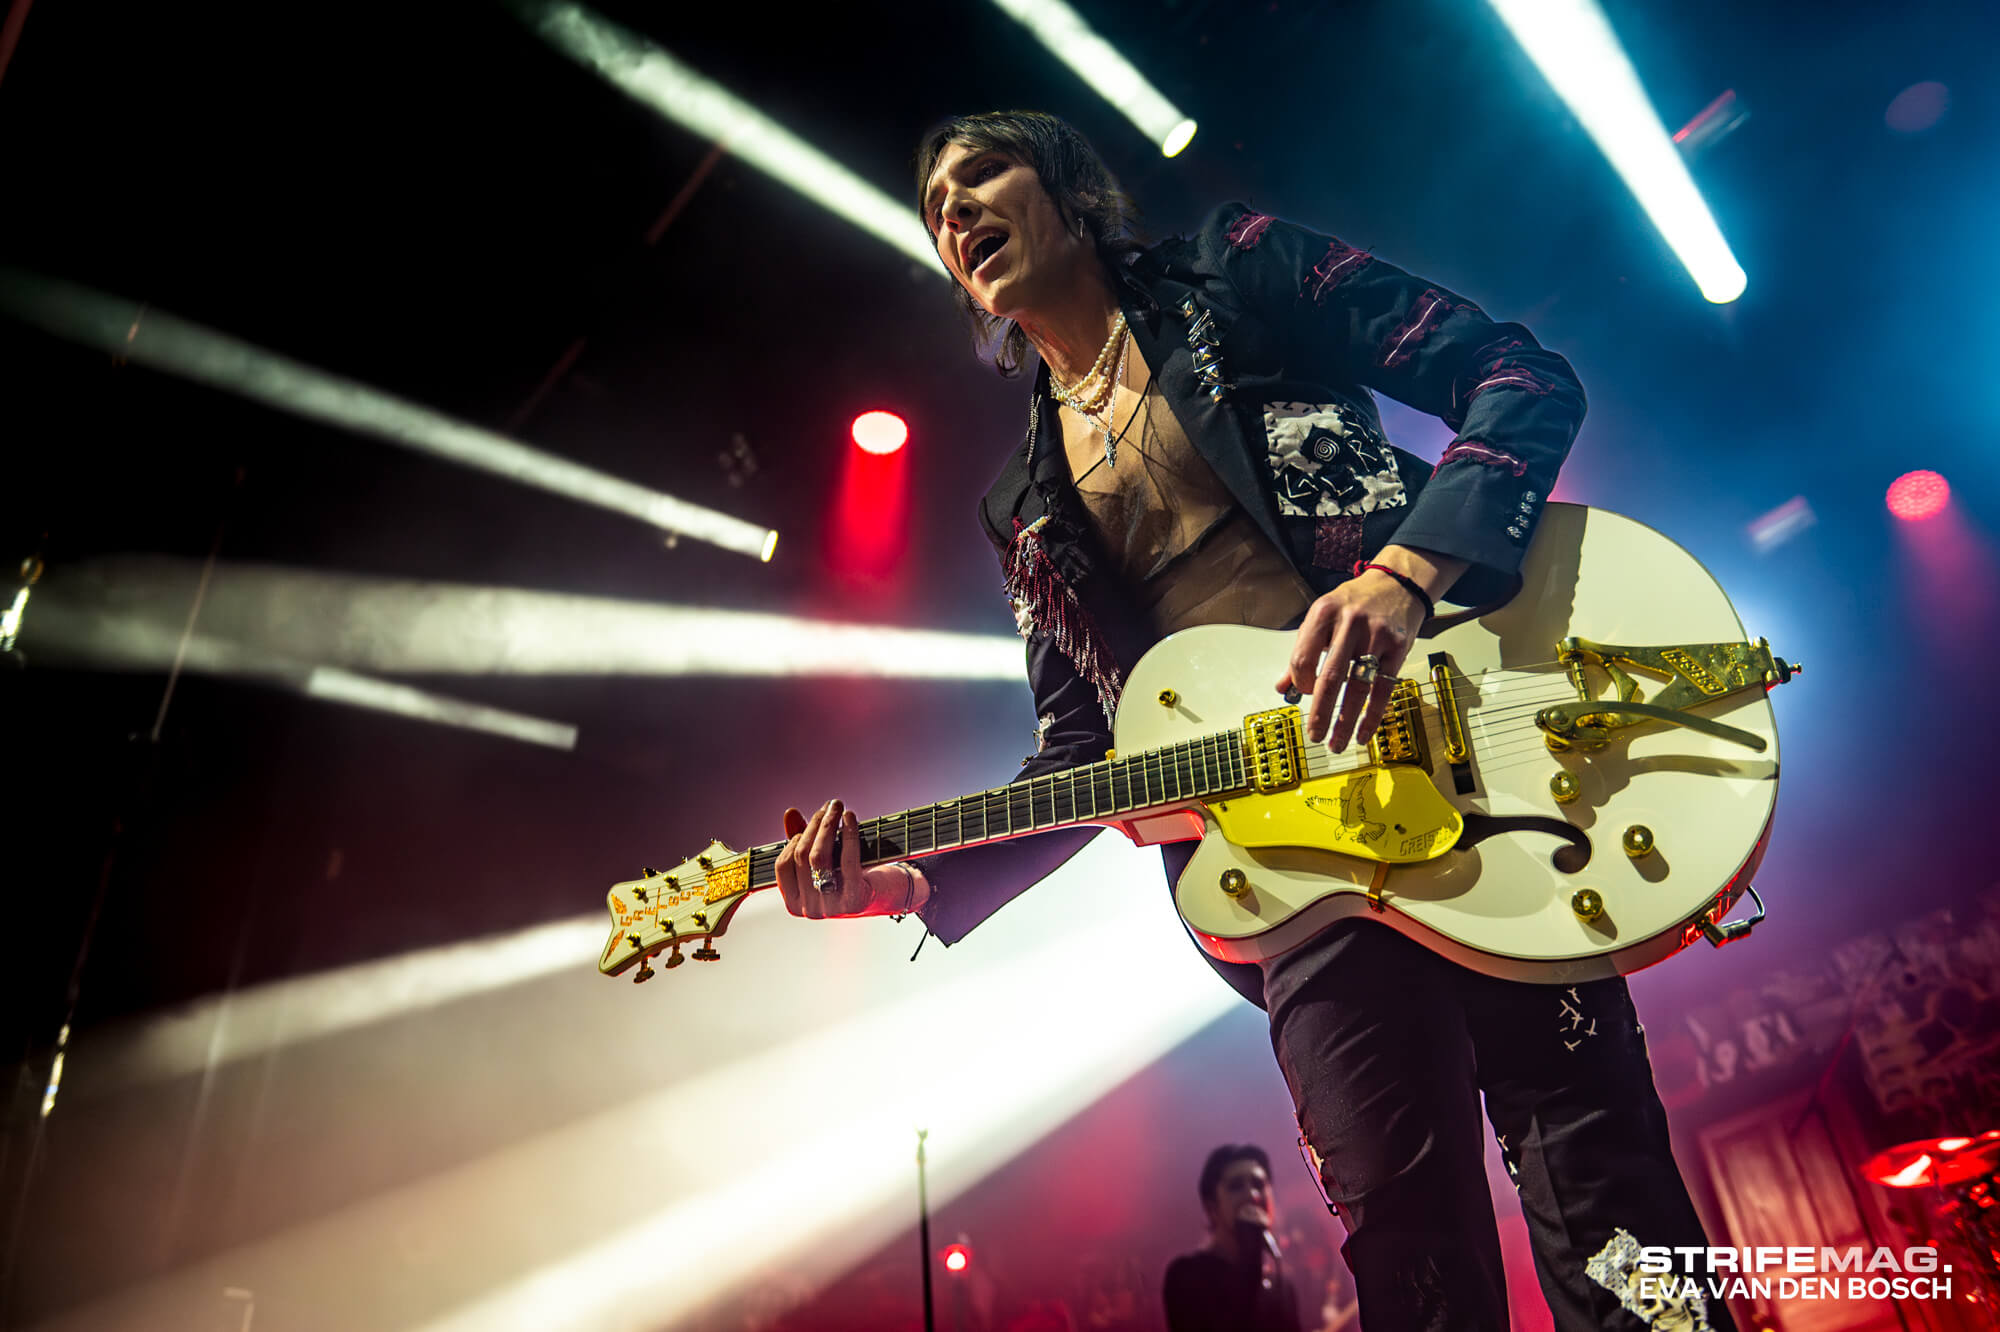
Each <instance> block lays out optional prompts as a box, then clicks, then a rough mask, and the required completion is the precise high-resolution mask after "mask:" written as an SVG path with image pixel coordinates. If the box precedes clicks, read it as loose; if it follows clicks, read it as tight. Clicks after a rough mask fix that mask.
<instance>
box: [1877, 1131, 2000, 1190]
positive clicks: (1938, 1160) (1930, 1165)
mask: <svg viewBox="0 0 2000 1332" xmlns="http://www.w3.org/2000/svg"><path fill="white" fill-rule="evenodd" d="M1995 1171H2000V1129H1988V1130H1987V1131H1986V1132H1984V1133H1981V1134H1978V1135H1976V1136H1972V1137H1966V1136H1957V1137H1948V1138H1919V1139H1917V1140H1916V1141H1915V1142H1906V1143H1903V1144H1901V1145H1900V1146H1896V1147H1891V1148H1889V1149H1888V1150H1887V1151H1882V1152H1877V1153H1875V1155H1873V1156H1871V1157H1869V1158H1868V1159H1867V1160H1866V1161H1865V1162H1863V1163H1862V1166H1861V1173H1862V1174H1863V1175H1864V1176H1866V1177H1867V1178H1869V1179H1872V1180H1874V1181H1875V1182H1876V1183H1877V1184H1886V1185H1888V1186H1889V1187H1890V1188H1895V1189H1917V1188H1930V1187H1932V1186H1934V1185H1940V1184H1963V1183H1965V1182H1966V1181H1967V1180H1974V1179H1981V1178H1983V1177H1985V1176H1987V1175H1990V1174H1993V1173H1994V1172H1995Z"/></svg>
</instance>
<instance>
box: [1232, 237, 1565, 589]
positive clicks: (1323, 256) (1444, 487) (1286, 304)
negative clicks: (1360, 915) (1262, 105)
mask: <svg viewBox="0 0 2000 1332" xmlns="http://www.w3.org/2000/svg"><path fill="white" fill-rule="evenodd" d="M1198 243H1199V245H1200V247H1201V249H1202V250H1204V251H1205V252H1206V253H1205V254H1204V256H1203V257H1204V258H1205V259H1207V260H1209V262H1210V263H1212V264H1214V265H1215V267H1216V268H1217V269H1219V271H1221V272H1222V274H1223V275H1224V276H1225V278H1226V279H1227V280H1228V282H1229V283H1230V285H1231V286H1233V287H1235V288H1236V290H1237V291H1238V293H1239V294H1240V295H1241V297H1242V298H1243V300H1244V302H1245V303H1246V305H1247V306H1248V307H1249V308H1251V309H1252V310H1254V311H1255V312H1256V313H1257V315H1258V316H1259V317H1260V318H1261V319H1263V320H1264V321H1266V322H1267V323H1269V324H1270V325H1271V326H1272V327H1273V328H1275V329H1278V330H1280V331H1281V332H1282V333H1283V334H1284V336H1285V337H1286V340H1287V342H1288V344H1289V346H1290V348H1291V349H1292V351H1291V352H1290V353H1289V354H1292V355H1302V356H1303V357H1304V358H1306V362H1307V364H1302V365H1301V369H1309V368H1310V366H1311V365H1314V364H1316V365H1320V366H1324V367H1325V368H1326V370H1327V371H1329V372H1331V373H1333V374H1336V375H1339V376H1341V377H1342V378H1343V379H1344V380H1346V381H1347V382H1349V383H1356V384H1360V385H1362V386H1364V387H1366V388H1370V389H1375V390H1379V391H1381V392H1383V393H1386V394H1388V395H1389V396H1390V397H1392V398H1394V399H1396V400H1397V401H1398V402H1401V403H1405V404H1407V405H1408V406H1411V407H1414V408H1416V409H1417V410H1418V411H1422V412H1429V413H1430V414H1432V415H1433V416H1436V417H1439V418H1440V419H1442V420H1443V421H1444V422H1445V424H1446V425H1449V426H1450V427H1451V428H1452V429H1453V430H1454V431H1456V432H1457V433H1456V437H1455V438H1454V439H1453V440H1452V442H1451V444H1450V445H1449V446H1448V447H1447V448H1446V449H1445V451H1444V454H1443V457H1442V458H1441V459H1440V461H1439V463H1438V466H1437V469H1436V470H1435V471H1434V472H1433V473H1432V476H1431V480H1430V483H1429V484H1428V485H1426V486H1425V487H1424V488H1423V489H1422V490H1421V491H1420V492H1419V493H1418V494H1417V497H1416V498H1415V500H1414V501H1412V503H1411V506H1410V512H1409V513H1408V514H1407V515H1406V516H1405V517H1404V518H1403V521H1402V522H1401V524H1400V525H1399V526H1398V528H1397V530H1396V534H1395V537H1394V540H1396V541H1397V542H1399V543H1401V544H1403V545H1408V546H1420V547H1423V548H1424V549H1426V550H1434V551H1437V552H1439V553H1440V554H1444V555H1453V556H1457V557H1459V558H1461V559H1464V560H1468V561H1470V562H1471V563H1473V564H1475V565H1484V566H1488V567H1489V568H1491V569H1493V570H1496V571H1498V572H1499V573H1501V574H1503V575H1506V576H1507V577H1508V579H1509V581H1511V580H1512V576H1513V575H1514V574H1515V572H1516V571H1517V570H1518V569H1519V567H1520V563H1521V557H1522V555H1523V554H1524V553H1525V552H1526V549H1527V544H1528V539H1529V538H1530V537H1531V536H1532V535H1533V534H1534V529H1535V522H1536V520H1537V519H1538V518H1539V517H1540V515H1541V511H1542V505H1543V504H1545V503H1546V502H1547V501H1548V496H1549V491H1550V489H1551V488H1552V487H1553V486H1554V485H1555V479H1556V472H1557V469H1558V468H1560V467H1561V466H1562V462H1563V459H1564V458H1565V457H1567V456H1568V454H1569V449H1570V444H1571V443H1572V442H1573V441H1574V440H1575V438H1576V432H1577V428H1578V427H1579V426H1580V425H1581V424H1582V422H1583V413H1584V405H1585V404H1584V395H1583V386H1582V385H1581V384H1580V383H1578V382H1577V378H1576V374H1575V372H1574V371H1573V370H1572V369H1571V368H1570V364H1569V362H1568V361H1566V360H1564V359H1563V358H1562V357H1561V356H1559V355H1557V354H1556V353H1555V352H1552V351H1549V350H1548V349H1547V348H1545V347H1543V346H1542V345H1541V344H1540V343H1539V342H1537V341H1536V340H1535V337H1534V335H1533V334H1532V333H1530V332H1528V330H1527V329H1525V328H1523V327H1522V326H1521V325H1519V324H1503V323H1495V322H1494V321H1493V320H1491V319H1489V318H1487V317H1486V315H1485V314H1484V313H1483V312H1482V311H1481V310H1480V309H1479V308H1478V307H1477V306H1475V305H1474V304H1472V302H1470V301H1468V300H1466V299H1465V298H1464V297H1462V296H1459V295H1457V294H1455V293H1453V292H1451V291H1449V290H1447V289H1446V288H1445V287H1443V286H1441V285H1439V284H1438V283H1435V282H1428V281H1426V280H1424V279H1422V278H1419V277H1414V276H1412V275H1411V274H1409V273H1406V272H1404V271H1403V270H1402V269H1400V268H1397V267H1396V266H1395V265H1393V264H1389V263H1385V262H1383V261H1382V260H1380V259H1377V258H1375V257H1374V256H1373V255H1370V254H1367V253H1365V252H1363V251H1360V250H1356V249H1354V248H1352V247H1350V246H1348V245H1346V244H1344V243H1343V242H1341V241H1339V240H1337V239H1335V238H1334V237H1332V236H1327V235H1323V234H1321V233H1318V232H1314V231H1311V230H1309V229H1307V228H1305V227H1300V226H1295V225H1293V224H1292V223H1289V222H1283V221H1280V220H1278V219H1275V218H1271V217H1268V216H1265V215H1262V214H1258V213H1252V212H1250V211H1249V210H1248V209H1246V208H1244V207H1243V206H1242V205H1241V204H1231V205H1228V206H1226V207H1224V208H1223V209H1222V210H1220V211H1219V212H1217V213H1216V214H1214V215H1213V216H1212V217H1211V218H1210V219H1209V221H1208V223H1207V225H1206V226H1204V228H1203V231H1202V233H1201V236H1200V238H1199V242H1198Z"/></svg>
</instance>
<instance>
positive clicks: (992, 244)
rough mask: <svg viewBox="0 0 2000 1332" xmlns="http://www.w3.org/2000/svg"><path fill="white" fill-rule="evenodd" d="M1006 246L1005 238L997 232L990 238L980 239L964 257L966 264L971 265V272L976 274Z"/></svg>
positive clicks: (983, 237)
mask: <svg viewBox="0 0 2000 1332" xmlns="http://www.w3.org/2000/svg"><path fill="white" fill-rule="evenodd" d="M1006 245H1007V237H1006V236H1004V235H1002V234H1001V233H999V232H995V233H994V234H992V235H991V236H982V237H980V238H979V240H978V241H977V242H976V243H974V245H973V247H972V249H971V250H970V251H969V252H968V253H967V254H966V256H965V257H966V260H967V262H968V263H970V264H971V265H972V272H974V273H977V272H979V270H980V269H982V268H984V267H986V261H987V260H988V259H991V258H992V257H993V256H994V255H996V254H998V253H1000V251H1001V250H1002V249H1004V248H1006Z"/></svg>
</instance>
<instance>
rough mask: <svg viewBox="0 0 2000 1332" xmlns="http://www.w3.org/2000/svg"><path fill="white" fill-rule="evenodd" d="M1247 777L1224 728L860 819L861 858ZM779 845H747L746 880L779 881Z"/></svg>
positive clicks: (1227, 788)
mask: <svg viewBox="0 0 2000 1332" xmlns="http://www.w3.org/2000/svg"><path fill="white" fill-rule="evenodd" d="M1249 785H1250V778H1249V776H1248V773H1247V770H1246V766H1245V763H1244V755H1243V733H1242V732H1241V731H1225V732H1223V733H1222V734H1220V735H1207V736H1203V737H1201V738H1200V739H1198V740H1188V741H1184V742H1183V743H1181V744H1178V745H1169V746H1167V747H1166V748H1164V749H1149V750H1147V751H1146V752H1145V753H1143V754H1134V755H1133V756H1132V757H1130V758H1113V759H1104V760H1102V761H1100V762H1097V763H1086V764H1082V765H1080V766H1078V767H1074V768H1065V769H1063V770H1062V771H1061V772H1052V773H1050V774H1049V775H1048V776H1046V777H1033V778H1030V779H1029V780H1027V781H1024V782H1013V783H1010V784H1009V785H1007V786H996V787H994V788H993V789H992V790H990V791H980V792H978V793H976V794H974V795H968V796H960V797H959V798H958V799H956V800H944V801H940V802H938V803H937V804H935V805H920V806H918V807H917V808H915V809H906V810H904V811H903V812H902V813H900V814H884V815H883V816H882V817H881V818H878V819H866V820H863V821H862V824H861V861H862V863H863V864H864V865H879V864H883V863H885V862H887V861H891V860H903V859H906V858H908V857H910V856H922V855H929V854H931V853H932V852H936V851H952V850H956V849H958V848H961V847H968V846H978V845H980V844H982V843H985V842H999V841H1005V840H1006V839H1007V838H1010V837H1020V836H1023V835H1024V834H1027V833H1035V832H1047V831H1049V830H1051V829H1054V828H1067V827H1071V826H1074V825H1076V824H1080V823H1098V822H1103V821H1105V820H1108V819H1112V818H1116V817H1118V816H1119V815H1123V814H1129V813H1131V812H1133V811H1135V810H1144V809H1155V808H1158V807H1160V806H1162V805H1172V804H1175V803H1177V802H1179V801H1184V800H1195V799H1202V798H1205V797H1208V796H1216V795H1228V794H1230V793H1232V792H1235V791H1242V790H1246V789H1247V788H1248V787H1249ZM784 849H785V844H784V843H783V842H772V843H771V844H769V845H768V846H758V847H752V848H751V849H750V887H752V888H768V887H770V886H771V885H772V884H774V883H776V882H777V881H778V873H777V862H778V853H779V852H781V851H783V850H784Z"/></svg>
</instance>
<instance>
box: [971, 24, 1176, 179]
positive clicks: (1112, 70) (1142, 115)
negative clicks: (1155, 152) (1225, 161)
mask: <svg viewBox="0 0 2000 1332" xmlns="http://www.w3.org/2000/svg"><path fill="white" fill-rule="evenodd" d="M993 3H994V4H995V5H997V6H999V8H1000V10H1001V11H1002V12H1003V13H1005V14H1006V15H1007V17H1009V18H1011V19H1013V20H1014V21H1015V22H1017V23H1019V24H1020V25H1021V26H1022V27H1024V28H1026V29H1027V30H1028V31H1029V32H1031V33H1033V34H1034V35H1035V40H1036V41H1039V42H1040V43H1041V44H1042V45H1043V46H1045V47H1047V48H1048V52H1049V54H1050V55H1052V56H1054V57H1055V58H1056V59H1058V60H1060V61H1062V62H1063V63H1064V64H1065V65H1068V66H1069V67H1070V69H1071V70H1073V71H1075V73H1076V75H1077V77H1078V78H1080V79H1082V80H1083V81H1084V82H1085V83H1087V84H1089V85H1090V87H1091V89H1092V90H1093V91H1094V92H1096V93H1097V95H1098V96H1100V97H1102V98H1103V99H1104V100H1105V101H1107V102H1109V103H1111V105H1113V106H1115V107H1117V108H1118V109H1119V111H1121V112H1123V113H1124V116H1125V118H1126V119H1127V120H1129V121H1131V122H1132V123H1133V124H1134V125H1136V126H1138V127H1139V132H1140V133H1141V134H1143V135H1145V136H1146V137H1147V138H1148V139H1150V140H1151V141H1152V142H1153V143H1154V144H1156V145H1158V147H1159V149H1160V153H1161V155H1163V156H1166V157H1172V156H1174V155H1175V154H1176V153H1178V152H1180V150H1181V149H1183V148H1185V147H1187V146H1188V141H1189V140H1190V139H1192V138H1194V131H1195V123H1194V121H1193V120H1192V119H1190V118H1189V117H1188V116H1187V115H1186V114H1184V113H1183V112H1182V111H1181V110H1180V109H1179V108H1178V107H1176V106H1175V105H1174V104H1173V103H1172V102H1169V101H1168V100H1167V99H1166V97H1165V96H1164V95H1162V94H1161V92H1160V90H1159V89H1157V88H1155V87H1154V86H1153V85H1152V84H1151V83H1149V82H1147V80H1146V76H1145V75H1143V74H1141V73H1140V72H1139V71H1138V70H1137V69H1134V68H1133V67H1132V62H1131V61H1129V60H1127V59H1126V58H1125V57H1124V56H1122V55H1120V54H1119V53H1118V48H1117V47H1115V46H1113V45H1112V44H1111V43H1110V42H1107V41H1105V40H1104V38H1103V37H1101V36H1099V35H1098V33H1097V30H1096V29H1094V28H1092V27H1091V26H1090V25H1089V24H1088V23H1085V22H1084V21H1083V16H1082V15H1080V14H1078V13H1077V12H1076V11H1075V10H1074V9H1071V8H1070V7H1069V6H1068V5H1066V4H1063V3H1062V0H993Z"/></svg>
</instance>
